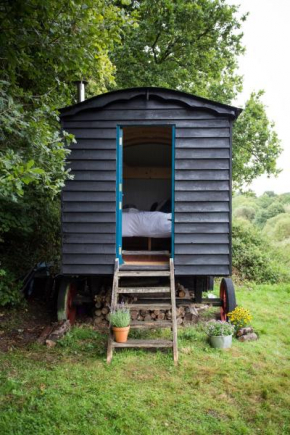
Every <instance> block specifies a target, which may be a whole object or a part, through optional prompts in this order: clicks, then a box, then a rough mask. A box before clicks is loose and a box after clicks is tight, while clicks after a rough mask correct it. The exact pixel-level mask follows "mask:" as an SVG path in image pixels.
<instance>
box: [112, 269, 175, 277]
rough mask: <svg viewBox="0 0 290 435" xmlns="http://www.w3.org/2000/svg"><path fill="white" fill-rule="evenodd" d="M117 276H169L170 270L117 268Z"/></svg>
mask: <svg viewBox="0 0 290 435" xmlns="http://www.w3.org/2000/svg"><path fill="white" fill-rule="evenodd" d="M118 276H119V277H120V278H121V277H122V276H131V277H138V276H149V277H150V276H170V271H167V270H119V272H118Z"/></svg>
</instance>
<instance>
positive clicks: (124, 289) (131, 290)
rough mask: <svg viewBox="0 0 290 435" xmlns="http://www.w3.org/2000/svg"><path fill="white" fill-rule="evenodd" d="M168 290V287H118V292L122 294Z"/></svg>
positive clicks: (164, 291) (166, 291)
mask: <svg viewBox="0 0 290 435" xmlns="http://www.w3.org/2000/svg"><path fill="white" fill-rule="evenodd" d="M168 292H170V287H119V288H118V293H120V294H121V293H122V294H132V293H134V294H135V293H136V294H138V293H142V294H145V293H168Z"/></svg>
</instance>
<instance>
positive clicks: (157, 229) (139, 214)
mask: <svg viewBox="0 0 290 435" xmlns="http://www.w3.org/2000/svg"><path fill="white" fill-rule="evenodd" d="M122 236H123V237H153V238H168V237H171V213H162V212H160V211H153V212H152V211H139V210H136V209H129V210H123V213H122Z"/></svg>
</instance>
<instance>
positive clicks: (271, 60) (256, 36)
mask: <svg viewBox="0 0 290 435" xmlns="http://www.w3.org/2000/svg"><path fill="white" fill-rule="evenodd" d="M227 2H228V3H229V4H236V5H240V12H241V13H245V12H249V13H250V15H249V16H248V19H247V21H246V22H244V23H243V26H242V30H243V33H244V38H243V42H244V44H243V45H244V46H245V47H246V50H247V51H246V54H245V55H244V56H243V57H241V58H240V73H241V74H242V75H243V76H244V91H243V93H242V94H241V96H240V97H239V98H238V100H237V101H236V102H235V104H236V105H238V106H240V107H242V106H243V105H244V103H245V101H246V100H247V99H248V97H249V95H250V93H251V92H252V91H258V90H259V89H264V90H265V95H264V96H263V102H264V103H265V104H266V106H267V114H268V117H269V119H271V120H273V121H274V122H275V125H276V131H277V133H278V136H279V138H280V139H281V145H282V148H283V153H282V155H281V157H279V159H278V162H277V163H278V167H279V168H280V169H282V170H283V171H282V173H281V174H280V175H279V176H278V178H275V177H271V178H267V177H266V176H262V177H260V178H258V179H257V180H255V181H254V182H253V184H252V185H251V186H250V187H251V188H252V189H253V190H254V191H255V192H256V193H257V194H258V195H261V194H262V193H263V192H265V191H266V190H273V191H274V192H275V193H284V192H290V134H289V130H290V113H289V101H290V27H289V19H290V0H227Z"/></svg>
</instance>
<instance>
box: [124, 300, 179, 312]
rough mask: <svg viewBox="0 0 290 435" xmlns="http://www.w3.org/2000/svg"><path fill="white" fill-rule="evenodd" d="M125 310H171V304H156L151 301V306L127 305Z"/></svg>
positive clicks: (141, 304)
mask: <svg viewBox="0 0 290 435" xmlns="http://www.w3.org/2000/svg"><path fill="white" fill-rule="evenodd" d="M124 307H125V308H128V309H129V310H151V311H154V310H171V308H172V307H171V304H164V303H161V304H159V303H155V302H154V301H150V303H149V304H144V303H136V304H125V305H124Z"/></svg>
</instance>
